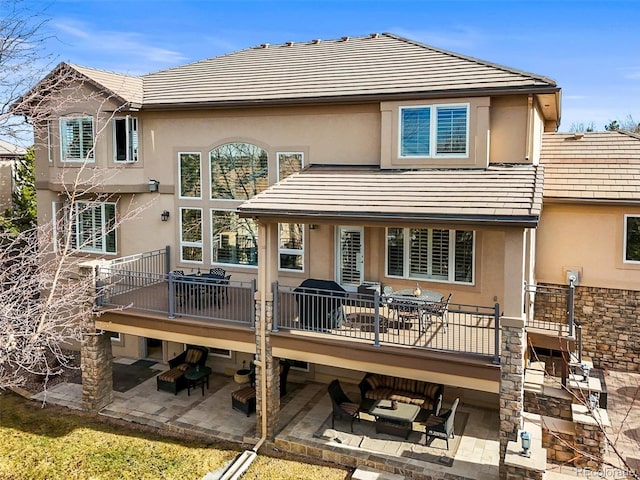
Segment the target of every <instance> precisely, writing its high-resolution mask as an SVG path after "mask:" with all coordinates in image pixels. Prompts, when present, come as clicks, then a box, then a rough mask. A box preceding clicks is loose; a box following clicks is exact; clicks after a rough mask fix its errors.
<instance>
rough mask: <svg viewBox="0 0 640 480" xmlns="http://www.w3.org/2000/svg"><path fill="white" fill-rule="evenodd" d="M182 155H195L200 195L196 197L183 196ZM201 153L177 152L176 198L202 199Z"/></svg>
mask: <svg viewBox="0 0 640 480" xmlns="http://www.w3.org/2000/svg"><path fill="white" fill-rule="evenodd" d="M182 155H197V156H198V161H199V163H200V166H199V182H200V195H199V196H197V197H185V196H183V195H182ZM202 186H203V185H202V153H201V152H178V198H179V199H180V200H202Z"/></svg>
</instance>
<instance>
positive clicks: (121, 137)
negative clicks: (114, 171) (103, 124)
mask: <svg viewBox="0 0 640 480" xmlns="http://www.w3.org/2000/svg"><path fill="white" fill-rule="evenodd" d="M113 156H114V158H113V159H114V161H116V162H137V161H138V119H137V118H135V117H130V116H128V115H127V116H126V117H124V118H114V119H113Z"/></svg>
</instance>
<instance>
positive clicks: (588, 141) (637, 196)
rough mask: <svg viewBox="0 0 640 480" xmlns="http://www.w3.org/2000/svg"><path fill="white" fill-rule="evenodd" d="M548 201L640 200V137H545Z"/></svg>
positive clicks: (621, 134) (597, 134)
mask: <svg viewBox="0 0 640 480" xmlns="http://www.w3.org/2000/svg"><path fill="white" fill-rule="evenodd" d="M540 161H541V163H542V164H544V166H545V174H544V198H545V200H551V199H554V200H565V201H609V202H611V201H616V202H626V201H633V202H637V201H639V200H640V136H639V135H637V134H632V133H628V132H617V131H614V132H587V133H584V134H575V133H545V134H544V136H543V140H542V152H541V157H540Z"/></svg>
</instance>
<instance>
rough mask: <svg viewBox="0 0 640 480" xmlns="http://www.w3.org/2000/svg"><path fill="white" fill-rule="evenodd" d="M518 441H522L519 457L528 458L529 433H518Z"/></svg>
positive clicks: (529, 446)
mask: <svg viewBox="0 0 640 480" xmlns="http://www.w3.org/2000/svg"><path fill="white" fill-rule="evenodd" d="M520 440H521V441H522V451H521V452H520V455H522V456H523V457H527V458H529V457H530V456H531V435H530V434H529V432H526V431H524V432H520Z"/></svg>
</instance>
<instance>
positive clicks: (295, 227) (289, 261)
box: [278, 223, 304, 271]
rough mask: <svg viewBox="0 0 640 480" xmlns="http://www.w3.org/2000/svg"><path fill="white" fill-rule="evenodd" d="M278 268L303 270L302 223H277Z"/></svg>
mask: <svg viewBox="0 0 640 480" xmlns="http://www.w3.org/2000/svg"><path fill="white" fill-rule="evenodd" d="M278 256H279V258H280V260H279V263H278V268H279V269H280V270H293V271H302V270H304V225H303V224H301V223H279V224H278Z"/></svg>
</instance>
